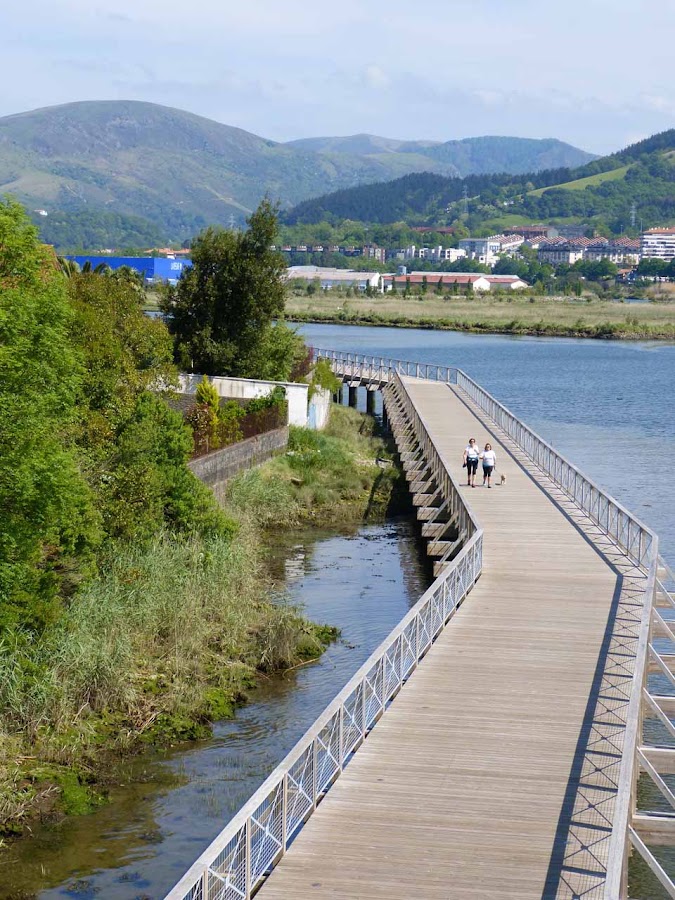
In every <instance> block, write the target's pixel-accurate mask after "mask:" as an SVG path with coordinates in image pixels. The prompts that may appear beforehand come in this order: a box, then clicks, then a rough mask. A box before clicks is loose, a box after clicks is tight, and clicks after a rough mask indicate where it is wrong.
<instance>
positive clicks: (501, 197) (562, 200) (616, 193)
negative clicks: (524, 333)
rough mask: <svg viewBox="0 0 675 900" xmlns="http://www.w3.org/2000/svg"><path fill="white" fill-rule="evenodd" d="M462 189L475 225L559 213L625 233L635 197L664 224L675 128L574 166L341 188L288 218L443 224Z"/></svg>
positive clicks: (673, 202)
mask: <svg viewBox="0 0 675 900" xmlns="http://www.w3.org/2000/svg"><path fill="white" fill-rule="evenodd" d="M443 146H444V145H443ZM434 149H438V148H434ZM465 193H466V195H467V197H468V205H469V218H468V221H467V223H466V224H468V225H469V227H470V228H471V229H472V230H475V229H477V228H481V227H483V225H486V226H487V227H494V228H499V227H502V226H503V225H505V224H507V223H508V224H514V225H515V224H518V222H520V221H528V220H529V221H551V220H554V221H561V222H588V223H589V224H592V225H595V226H602V227H605V228H607V229H608V230H610V231H614V232H620V231H622V230H625V229H627V228H628V227H629V225H630V217H631V209H632V207H633V204H635V207H636V211H637V215H639V218H640V220H641V221H642V223H643V225H644V226H645V227H648V226H652V225H662V224H664V223H666V222H669V221H671V220H673V219H675V129H671V130H670V131H665V132H663V133H661V134H658V135H654V136H653V137H652V138H648V139H647V140H645V141H641V142H639V143H638V144H634V145H632V146H630V147H627V148H626V149H625V150H621V151H619V152H617V153H614V154H611V155H610V156H606V157H602V158H599V159H595V160H593V161H592V162H590V163H587V164H585V165H583V166H579V167H577V168H555V169H547V170H544V171H541V172H529V173H526V174H516V175H509V174H496V175H490V174H474V175H468V176H466V177H465V178H457V177H446V176H441V175H430V174H412V175H408V176H406V177H403V178H399V179H397V180H394V181H390V182H386V183H382V184H372V185H364V186H361V187H358V188H351V189H346V190H341V191H336V192H333V193H331V194H329V195H325V196H323V197H317V198H315V199H313V200H308V201H305V202H304V203H301V204H299V205H298V206H297V207H295V208H294V209H292V210H291V211H290V212H289V213H287V214H286V215H285V217H284V221H285V222H287V223H288V224H301V223H307V224H310V223H317V222H321V221H327V222H336V221H338V220H341V219H353V220H358V221H364V222H373V223H390V222H399V221H406V222H408V223H409V224H420V225H422V224H425V225H445V224H450V223H451V222H453V221H454V220H456V219H458V218H461V217H462V215H463V197H464V194H465Z"/></svg>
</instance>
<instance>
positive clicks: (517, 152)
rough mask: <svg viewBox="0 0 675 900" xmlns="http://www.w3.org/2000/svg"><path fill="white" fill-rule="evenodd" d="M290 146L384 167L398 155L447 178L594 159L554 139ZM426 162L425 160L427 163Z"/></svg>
mask: <svg viewBox="0 0 675 900" xmlns="http://www.w3.org/2000/svg"><path fill="white" fill-rule="evenodd" d="M288 146H291V147H296V148H298V149H301V150H305V151H312V152H315V153H323V154H332V153H350V154H356V155H358V156H362V157H366V158H368V159H372V160H377V161H381V162H384V161H385V160H386V159H387V158H389V159H391V158H392V156H394V155H395V156H397V157H399V158H400V160H401V161H403V160H404V159H405V160H407V161H409V162H410V164H411V166H417V165H419V164H421V165H423V166H425V171H430V172H438V173H440V174H444V175H457V176H460V177H462V176H465V175H478V174H482V173H485V172H509V173H511V174H518V173H521V172H538V171H540V170H541V169H557V168H562V167H567V166H568V167H574V166H581V165H583V164H584V163H587V162H590V161H591V160H592V159H595V158H596V157H595V156H594V155H593V154H592V153H586V152H585V151H584V150H578V149H577V148H576V147H572V146H571V145H570V144H565V143H564V142H563V141H558V140H555V139H553V138H549V139H545V140H534V139H530V138H517V137H490V136H488V137H476V138H464V139H463V140H461V141H447V142H446V143H441V142H440V141H397V140H393V139H391V138H383V137H377V136H376V135H372V134H355V135H350V136H348V137H317V138H303V139H301V140H297V141H290V142H289V144H288ZM424 160H427V162H426V163H425V162H424Z"/></svg>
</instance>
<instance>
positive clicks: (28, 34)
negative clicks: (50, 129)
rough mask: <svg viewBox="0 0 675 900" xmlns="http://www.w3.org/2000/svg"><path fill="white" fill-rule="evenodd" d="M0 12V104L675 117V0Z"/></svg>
mask: <svg viewBox="0 0 675 900" xmlns="http://www.w3.org/2000/svg"><path fill="white" fill-rule="evenodd" d="M2 6H3V7H4V8H3V9H0V35H1V36H2V43H3V49H2V53H1V54H0V115H8V114H10V113H15V112H22V111H24V110H26V109H34V108H36V107H40V106H50V105H52V104H56V103H66V102H69V101H73V100H102V99H132V100H148V101H152V102H156V103H163V104H165V105H167V106H176V107H179V108H181V109H187V110H190V111H191V112H195V113H198V114H201V115H204V116H208V117H210V118H213V119H216V120H217V121H220V122H224V123H226V124H228V125H236V126H239V127H241V128H245V129H247V130H249V131H253V132H255V133H257V134H260V135H263V136H265V137H269V138H272V139H274V140H290V139H292V138H296V137H309V136H312V135H326V134H329V135H335V134H354V133H358V132H370V133H373V134H381V135H385V136H387V137H395V138H407V139H414V138H431V139H436V140H450V139H454V138H462V137H469V136H473V135H482V134H509V135H518V136H523V137H557V138H560V139H562V140H566V141H569V142H570V143H573V144H576V145H577V146H580V147H583V148H584V149H587V150H591V151H593V152H596V153H604V152H609V151H612V150H615V149H618V148H619V147H621V146H624V145H625V144H627V143H631V142H633V141H635V140H638V139H640V138H642V137H646V136H647V135H649V134H652V133H654V132H656V131H663V130H664V129H666V128H670V127H673V126H674V125H675V79H673V77H672V62H671V59H670V57H671V48H670V46H669V45H670V43H671V41H672V36H673V34H674V33H675V0H661V2H660V3H659V4H642V3H637V2H635V0H632V2H626V0H566V2H564V3H555V4H548V3H545V2H542V0H538V2H534V0H499V2H498V0H471V2H469V0H426V2H425V3H411V2H405V3H404V2H400V0H387V2H384V0H340V2H330V3H329V2H326V0H314V2H307V0H248V2H245V0H190V2H186V0H181V2H178V0H115V2H114V4H111V3H110V2H102V0H23V2H21V3H3V4H2Z"/></svg>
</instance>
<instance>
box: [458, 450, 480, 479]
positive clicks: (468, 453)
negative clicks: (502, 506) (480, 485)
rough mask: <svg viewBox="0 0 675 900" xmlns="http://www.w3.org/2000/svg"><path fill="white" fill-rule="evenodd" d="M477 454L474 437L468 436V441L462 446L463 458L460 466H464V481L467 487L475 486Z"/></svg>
mask: <svg viewBox="0 0 675 900" xmlns="http://www.w3.org/2000/svg"><path fill="white" fill-rule="evenodd" d="M479 456H480V454H479V452H478V447H477V446H476V438H469V443H468V445H467V446H466V447H465V448H464V459H463V460H462V468H466V479H467V480H466V483H467V486H468V487H476V483H475V482H476V472H477V471H478V457H479Z"/></svg>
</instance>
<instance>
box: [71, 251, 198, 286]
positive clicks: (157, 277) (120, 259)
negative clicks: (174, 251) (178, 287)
mask: <svg viewBox="0 0 675 900" xmlns="http://www.w3.org/2000/svg"><path fill="white" fill-rule="evenodd" d="M66 258H67V259H72V260H74V261H75V262H76V263H77V264H78V265H79V266H80V268H82V266H84V264H85V263H90V264H91V267H92V269H95V268H96V266H100V265H101V264H103V265H106V266H108V267H109V268H110V269H112V270H113V271H114V270H115V269H122V268H129V269H134V270H135V271H136V272H140V273H141V275H143V278H144V279H145V282H146V284H156V283H158V282H161V281H168V282H169V284H175V283H176V282H177V281H178V279H179V278H180V276H181V273H182V272H183V270H184V269H187V268H190V266H191V265H192V260H190V259H173V258H171V257H168V258H167V257H163V256H68V257H66Z"/></svg>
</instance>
